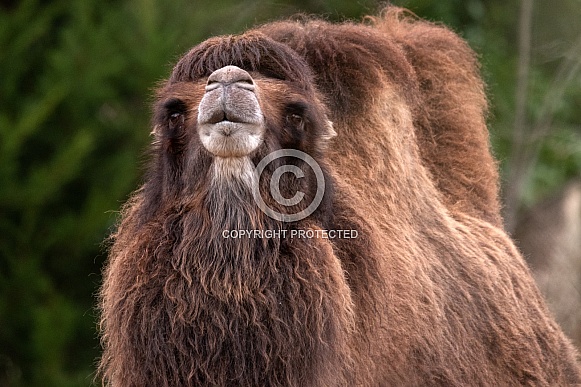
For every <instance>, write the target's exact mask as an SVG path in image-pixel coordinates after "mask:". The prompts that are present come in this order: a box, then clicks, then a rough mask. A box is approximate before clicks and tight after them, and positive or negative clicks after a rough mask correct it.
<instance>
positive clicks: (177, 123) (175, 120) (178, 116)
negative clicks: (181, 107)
mask: <svg viewBox="0 0 581 387" xmlns="http://www.w3.org/2000/svg"><path fill="white" fill-rule="evenodd" d="M184 121H185V117H184V114H183V113H179V112H175V113H171V114H170V116H169V124H168V127H169V129H170V130H175V129H176V128H179V127H181V126H182V125H183V124H184Z"/></svg>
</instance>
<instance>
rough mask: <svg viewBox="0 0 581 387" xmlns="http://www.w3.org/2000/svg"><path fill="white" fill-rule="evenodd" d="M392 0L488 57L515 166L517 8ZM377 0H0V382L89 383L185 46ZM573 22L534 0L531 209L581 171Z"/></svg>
mask: <svg viewBox="0 0 581 387" xmlns="http://www.w3.org/2000/svg"><path fill="white" fill-rule="evenodd" d="M394 3H395V4H398V5H402V6H405V7H407V8H410V9H411V10H412V11H413V12H414V13H416V14H417V15H419V16H422V17H425V18H428V19H430V20H433V21H438V22H443V23H445V24H447V25H449V26H451V27H452V28H453V29H454V30H455V31H457V32H459V33H460V34H462V35H463V36H464V37H465V38H466V39H468V40H469V41H470V43H471V44H472V46H473V47H474V48H475V49H476V51H477V52H478V53H479V54H480V55H481V60H482V63H483V73H484V75H485V78H486V79H487V82H488V84H489V86H490V90H489V93H490V98H491V102H492V105H493V110H492V115H491V119H490V123H491V126H490V127H491V132H492V138H493V143H494V148H495V152H496V154H497V156H498V157H499V158H500V160H501V161H502V167H503V171H505V172H506V171H507V170H508V169H509V168H510V164H509V163H507V162H506V161H507V160H509V158H510V152H511V149H512V131H511V128H512V125H513V122H514V109H515V98H514V94H515V78H516V63H517V59H518V50H517V43H516V42H517V40H518V39H517V28H516V25H517V19H518V13H519V2H518V1H515V0H510V1H504V0H491V1H483V0H469V1H460V0H450V1H446V2H433V1H422V0H409V1H394ZM379 7H380V6H379V5H378V3H377V2H376V1H373V0H359V1H357V2H354V1H348V0H315V1H310V0H309V1H308V0H294V1H290V0H289V1H282V0H279V1H274V0H271V1H259V0H245V1H236V0H213V1H209V0H198V1H187V0H177V1H172V2H164V3H163V4H162V3H161V2H156V1H154V0H122V1H107V0H105V1H96V0H84V1H80V0H79V1H72V2H71V1H64V0H55V1H40V0H23V1H16V0H12V1H0V386H15V387H20V386H49V387H50V386H59V387H61V386H87V385H90V384H91V382H92V378H93V372H94V364H95V361H96V359H97V357H98V356H99V344H98V339H97V322H96V320H97V319H96V313H95V310H94V304H95V298H94V296H95V293H96V291H97V289H98V285H99V283H100V270H101V267H102V265H103V262H104V259H105V256H106V247H105V246H104V245H103V240H104V239H105V238H106V237H107V235H108V234H109V233H110V231H111V229H112V227H114V224H115V221H116V214H117V211H118V209H119V207H120V206H121V204H122V203H123V202H124V201H125V200H126V198H127V196H128V194H129V193H130V192H131V191H132V190H133V189H135V188H136V187H137V185H138V183H139V180H140V173H141V164H142V162H143V154H144V149H145V147H146V144H147V143H148V141H149V128H148V120H149V103H150V100H151V94H152V90H153V88H154V87H155V85H156V82H158V81H159V80H161V79H163V78H164V77H166V76H167V75H168V74H169V72H170V70H171V65H172V63H173V62H175V60H176V59H177V58H179V56H180V54H182V53H183V52H185V51H186V50H187V49H189V48H190V47H191V46H193V45H194V44H196V43H198V42H200V41H202V40H203V39H205V38H207V37H209V36H211V35H216V34H225V33H236V32H240V31H242V30H244V29H246V28H248V27H250V26H252V25H254V24H256V23H261V22H265V21H268V20H272V19H275V18H280V17H284V16H289V15H291V14H294V13H297V12H299V11H300V12H305V13H316V14H319V15H322V16H323V17H325V18H327V19H330V20H342V19H344V18H352V19H359V18H360V17H361V16H362V15H364V14H369V13H375V12H376V11H377V10H378V9H379ZM580 21H581V7H579V2H578V0H559V1H556V2H551V3H546V2H543V3H539V4H536V5H535V11H534V17H533V25H534V29H533V41H532V45H533V50H532V54H531V56H532V62H531V67H530V88H529V98H528V101H529V103H528V105H527V122H528V123H529V124H530V126H531V127H533V126H534V125H535V123H536V122H537V120H539V119H544V118H543V117H539V114H543V113H542V112H543V111H544V110H547V109H548V114H549V116H550V131H549V132H548V134H547V135H545V136H543V137H542V138H540V139H539V141H536V140H535V141H536V142H535V143H536V144H538V152H536V153H535V154H537V155H538V157H537V158H536V159H534V160H533V161H532V166H531V173H530V178H527V180H526V189H525V191H524V193H523V195H522V197H521V198H520V200H521V204H522V205H523V206H525V207H526V206H528V205H531V204H532V203H533V202H534V201H536V200H537V199H538V198H540V197H542V196H544V195H545V194H546V193H548V192H550V191H552V190H554V189H556V188H557V187H559V186H560V185H562V184H563V183H564V182H565V181H566V180H568V179H570V178H571V177H573V176H579V174H580V171H581V109H579V106H581V76H579V71H576V70H575V68H573V71H572V72H573V74H572V76H571V77H570V78H568V79H567V84H566V87H564V88H563V92H562V93H561V94H557V97H559V98H558V100H556V101H551V100H550V97H551V94H550V92H551V88H552V87H553V86H552V85H553V82H554V80H555V78H556V77H557V72H558V71H559V68H560V67H559V66H560V64H561V63H563V62H564V61H566V60H569V61H570V62H571V63H573V64H574V63H576V62H575V61H577V63H578V62H579V58H580V57H581V55H577V56H576V57H575V56H574V54H575V51H571V50H572V47H573V48H574V47H575V44H576V43H575V42H577V41H579V39H580V36H581V24H580ZM577 53H578V52H577ZM547 95H548V96H549V97H547ZM547 101H548V102H547ZM547 103H550V104H551V106H550V107H547V106H546V105H547ZM504 175H505V176H507V174H506V173H505V174H504ZM505 183H506V184H510V182H505Z"/></svg>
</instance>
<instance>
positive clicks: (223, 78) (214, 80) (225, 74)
mask: <svg viewBox="0 0 581 387" xmlns="http://www.w3.org/2000/svg"><path fill="white" fill-rule="evenodd" d="M230 85H235V86H237V87H240V88H243V89H246V90H249V91H254V88H255V86H254V81H253V80H252V77H251V76H250V74H249V73H248V72H247V71H245V70H242V69H241V68H240V67H236V66H225V67H222V68H221V69H218V70H216V71H214V72H213V73H212V74H210V76H209V77H208V83H207V85H206V92H209V91H212V90H215V89H217V88H219V87H221V86H230Z"/></svg>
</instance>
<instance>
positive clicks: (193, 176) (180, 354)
mask: <svg viewBox="0 0 581 387" xmlns="http://www.w3.org/2000/svg"><path fill="white" fill-rule="evenodd" d="M373 20H374V23H373V25H369V26H367V25H358V24H350V23H346V24H342V25H332V24H328V23H326V22H323V21H319V20H312V21H302V22H278V23H273V24H268V25H265V26H263V27H260V28H259V29H257V30H254V31H250V32H247V33H246V34H243V35H241V36H235V37H232V36H229V37H219V38H213V39H210V40H208V41H206V42H204V43H202V44H200V45H198V46H196V47H194V48H193V49H192V50H191V51H190V52H189V53H188V54H186V55H185V56H184V57H183V58H182V59H181V60H180V62H179V63H178V64H177V65H176V67H175V68H174V71H173V73H172V75H171V77H170V79H169V81H168V82H167V84H166V85H164V86H163V87H162V88H161V89H160V91H159V93H158V98H157V103H156V107H155V117H154V126H155V128H154V133H155V136H156V142H155V144H154V147H153V152H154V156H153V163H152V166H151V168H150V172H149V175H148V176H147V180H146V183H145V184H144V186H143V187H142V188H141V189H140V190H139V191H137V193H136V194H135V195H134V197H133V198H132V199H131V200H130V201H129V203H128V204H127V205H126V206H125V209H124V211H123V219H122V222H121V224H120V226H119V229H118V231H117V233H116V234H115V235H114V245H113V246H112V249H111V253H110V260H109V263H108V265H107V268H106V270H105V279H104V284H103V288H102V291H101V304H100V307H101V311H102V321H101V327H102V332H103V336H102V340H103V346H104V353H103V358H102V361H101V367H100V370H101V375H102V377H103V379H104V380H105V382H107V383H110V384H112V385H114V386H145V385H149V386H199V385H211V386H347V385H349V386H350V385H360V386H392V385H393V386H404V385H410V386H423V385H442V386H466V385H490V386H505V385H547V386H549V385H567V384H572V383H575V382H581V376H580V371H579V366H578V364H577V363H576V359H575V353H574V350H573V349H572V347H571V345H570V344H569V342H568V340H567V339H566V338H565V337H564V335H563V333H562V332H561V331H560V329H559V328H558V327H557V325H556V324H555V322H554V321H553V319H552V317H551V316H550V315H549V313H548V312H547V310H546V307H545V305H544V302H543V300H542V299H541V297H540V295H539V292H538V291H537V289H536V287H535V285H534V283H533V280H532V278H531V275H530V273H529V270H528V269H527V267H526V265H525V264H524V262H523V260H522V258H521V256H520V255H519V253H518V252H517V251H516V249H515V248H514V246H513V244H512V242H511V241H510V239H509V238H508V237H507V236H506V234H505V233H504V232H503V231H502V230H501V229H500V228H499V227H498V226H499V224H500V215H499V210H498V202H497V177H496V167H495V163H494V161H493V159H492V157H491V156H490V153H489V149H488V148H489V147H488V138H487V133H486V128H485V126H484V116H483V115H484V110H485V108H486V101H485V99H484V97H483V92H482V83H481V81H480V78H479V77H478V72H477V67H476V61H475V60H474V56H473V54H472V52H471V51H470V50H469V49H468V48H467V46H466V45H465V43H463V42H462V41H461V40H460V39H459V38H458V37H456V36H455V35H454V34H452V33H451V32H449V31H448V30H446V29H444V28H443V27H437V26H434V25H432V24H429V23H425V22H421V21H415V20H410V19H407V18H404V17H402V16H401V11H400V10H397V9H391V10H388V11H387V12H386V13H385V14H384V15H383V16H382V17H381V18H377V19H373ZM226 65H236V66H238V67H241V68H244V69H246V70H247V71H249V72H250V74H251V75H252V77H253V79H254V82H255V83H256V84H257V85H258V86H259V87H260V90H261V94H260V96H259V99H260V105H261V108H262V110H263V111H264V116H265V117H266V126H267V130H266V134H265V139H264V143H263V144H262V145H261V146H260V147H259V148H258V149H257V150H256V152H255V153H254V154H252V155H251V160H252V162H253V163H254V164H256V163H257V162H258V161H259V160H260V159H262V157H264V156H265V155H266V154H268V153H269V152H271V151H273V150H276V149H280V148H294V149H300V150H303V151H305V152H307V153H309V154H310V155H311V156H313V157H314V158H315V159H316V160H317V161H318V162H319V164H320V165H321V167H322V168H323V170H324V171H325V173H326V182H327V191H326V194H325V198H324V200H323V203H322V204H321V206H320V207H319V208H318V210H317V211H316V212H315V213H314V214H313V215H311V216H310V217H308V218H306V219H304V220H302V221H298V222H294V223H284V222H279V221H275V220H273V219H270V218H269V217H267V216H266V215H264V214H263V213H262V212H261V211H260V210H259V209H258V208H257V207H256V205H255V204H254V202H253V200H252V197H251V194H250V193H249V191H248V187H246V186H245V184H244V179H243V178H239V177H230V178H229V179H228V180H227V181H225V182H222V183H221V184H218V183H216V182H215V181H214V180H212V179H211V172H210V171H211V170H212V167H213V163H215V162H216V160H213V158H212V157H211V155H209V154H208V152H206V151H204V149H203V147H202V146H201V145H200V139H199V138H198V136H197V131H196V125H197V122H196V117H197V110H198V105H199V102H200V100H201V98H202V95H203V94H204V85H205V81H206V77H207V76H209V75H210V74H211V73H212V72H213V71H214V70H217V69H219V68H221V67H223V66H226ZM319 92H320V93H321V94H319ZM176 112H177V113H178V114H177V115H175V113H176ZM298 114H300V116H301V117H302V122H304V124H305V127H304V130H302V127H301V130H299V128H298V127H297V126H296V125H293V122H294V121H292V120H289V117H295V116H297V115H298ZM174 117H182V118H181V120H179V119H178V120H176V119H175V118H174ZM327 117H328V118H330V119H331V120H332V121H333V123H334V128H335V130H336V131H337V133H338V136H337V137H336V138H335V139H333V140H332V142H331V144H330V146H328V147H327V146H325V145H326V144H325V143H326V141H327V140H328V137H329V133H328V130H329V129H328V125H327V123H326V119H327ZM291 162H293V163H295V164H296V165H297V166H298V167H299V168H301V169H303V170H304V171H305V174H306V176H305V178H303V179H296V178H293V176H287V175H290V174H285V175H283V176H286V177H284V179H283V180H282V183H281V189H282V190H284V191H285V193H286V194H287V195H289V197H291V196H292V195H293V192H296V191H297V189H300V190H301V191H303V192H305V193H306V195H305V196H306V199H307V200H306V201H305V202H307V203H308V202H309V200H308V199H310V198H312V197H313V196H314V194H315V191H314V190H315V189H316V188H315V187H314V185H315V184H314V177H313V176H312V172H309V169H308V168H307V167H306V166H305V165H304V163H301V162H296V160H294V161H291V160H287V159H282V160H279V164H275V163H273V164H275V165H273V166H272V167H269V168H267V171H266V172H265V174H266V177H267V179H262V180H261V181H260V182H259V184H260V190H261V192H262V193H263V194H264V195H265V197H266V198H267V200H269V204H271V205H272V206H273V207H276V203H274V202H273V201H272V198H270V197H269V196H268V189H267V188H268V184H267V183H268V176H270V175H271V174H272V173H273V170H274V169H275V168H276V167H277V165H280V164H281V163H291ZM285 197H286V196H285ZM301 206H304V204H303V203H302V202H301V203H299V204H297V207H298V208H290V209H289V208H286V209H285V208H283V207H282V206H279V207H276V208H277V209H278V210H279V211H281V212H282V211H291V210H292V212H293V213H295V212H296V210H297V209H300V208H302V207H301ZM225 229H270V230H291V229H311V230H317V229H355V230H357V231H358V233H359V237H358V238H356V239H317V238H312V239H290V238H272V239H252V238H249V239H236V240H233V239H224V238H223V237H222V234H221V233H222V230H225Z"/></svg>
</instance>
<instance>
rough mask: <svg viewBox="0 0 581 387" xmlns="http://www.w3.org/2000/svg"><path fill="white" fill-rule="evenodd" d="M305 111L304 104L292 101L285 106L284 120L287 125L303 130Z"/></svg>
mask: <svg viewBox="0 0 581 387" xmlns="http://www.w3.org/2000/svg"><path fill="white" fill-rule="evenodd" d="M305 111H306V106H305V105H304V104H302V103H294V104H291V105H289V106H287V108H286V122H287V124H288V125H289V126H291V127H293V128H296V129H300V130H304V129H305V118H304V116H305Z"/></svg>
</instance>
